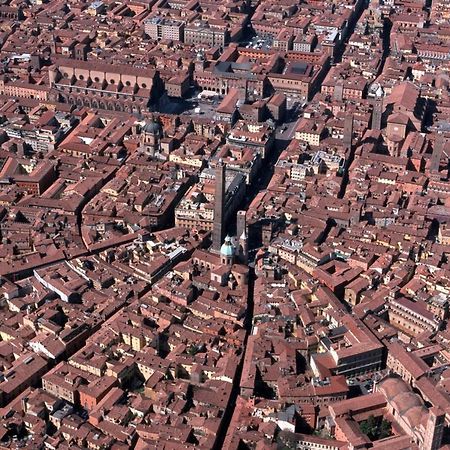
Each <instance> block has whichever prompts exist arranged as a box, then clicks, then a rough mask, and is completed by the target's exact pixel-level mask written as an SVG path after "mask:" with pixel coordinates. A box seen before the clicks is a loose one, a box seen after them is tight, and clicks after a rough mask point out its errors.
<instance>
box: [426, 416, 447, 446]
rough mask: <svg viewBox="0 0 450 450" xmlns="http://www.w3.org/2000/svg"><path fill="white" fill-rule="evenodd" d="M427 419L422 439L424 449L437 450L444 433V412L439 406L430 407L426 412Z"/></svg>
mask: <svg viewBox="0 0 450 450" xmlns="http://www.w3.org/2000/svg"><path fill="white" fill-rule="evenodd" d="M428 414H429V415H428V420H427V425H426V429H425V436H424V440H423V447H422V448H423V449H424V450H437V449H438V448H440V446H441V443H442V435H443V433H444V425H445V414H444V413H443V412H442V411H441V410H440V409H439V408H436V407H434V408H431V409H430V410H429V413H428Z"/></svg>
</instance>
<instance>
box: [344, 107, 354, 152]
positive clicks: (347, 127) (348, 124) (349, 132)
mask: <svg viewBox="0 0 450 450" xmlns="http://www.w3.org/2000/svg"><path fill="white" fill-rule="evenodd" d="M352 142H353V114H349V115H348V116H347V117H346V118H345V122H344V148H345V151H346V154H347V155H348V153H349V152H350V150H351V149H352Z"/></svg>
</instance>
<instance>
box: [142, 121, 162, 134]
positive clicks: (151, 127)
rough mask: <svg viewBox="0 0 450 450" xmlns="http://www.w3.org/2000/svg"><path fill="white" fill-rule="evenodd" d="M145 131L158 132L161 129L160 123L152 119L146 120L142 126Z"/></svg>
mask: <svg viewBox="0 0 450 450" xmlns="http://www.w3.org/2000/svg"><path fill="white" fill-rule="evenodd" d="M142 130H143V131H144V132H145V133H151V134H158V133H159V132H160V131H161V125H159V123H157V122H155V121H154V120H151V121H148V122H146V123H145V125H144V126H143V127H142Z"/></svg>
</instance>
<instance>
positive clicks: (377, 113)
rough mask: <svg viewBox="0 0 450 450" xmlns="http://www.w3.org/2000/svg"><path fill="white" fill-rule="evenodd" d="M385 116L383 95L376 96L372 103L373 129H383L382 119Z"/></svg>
mask: <svg viewBox="0 0 450 450" xmlns="http://www.w3.org/2000/svg"><path fill="white" fill-rule="evenodd" d="M382 116H383V97H376V98H375V100H374V102H373V104H372V123H371V126H370V128H371V129H372V130H378V131H379V130H381V119H382Z"/></svg>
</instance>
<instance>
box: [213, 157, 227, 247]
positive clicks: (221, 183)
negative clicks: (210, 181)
mask: <svg viewBox="0 0 450 450" xmlns="http://www.w3.org/2000/svg"><path fill="white" fill-rule="evenodd" d="M225 172H226V167H225V164H224V162H223V161H222V159H220V160H219V162H218V163H217V166H216V186H215V194H214V224H213V232H212V251H213V252H216V253H219V252H220V247H221V245H222V242H223V238H224V228H225V227H224V209H225Z"/></svg>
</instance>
